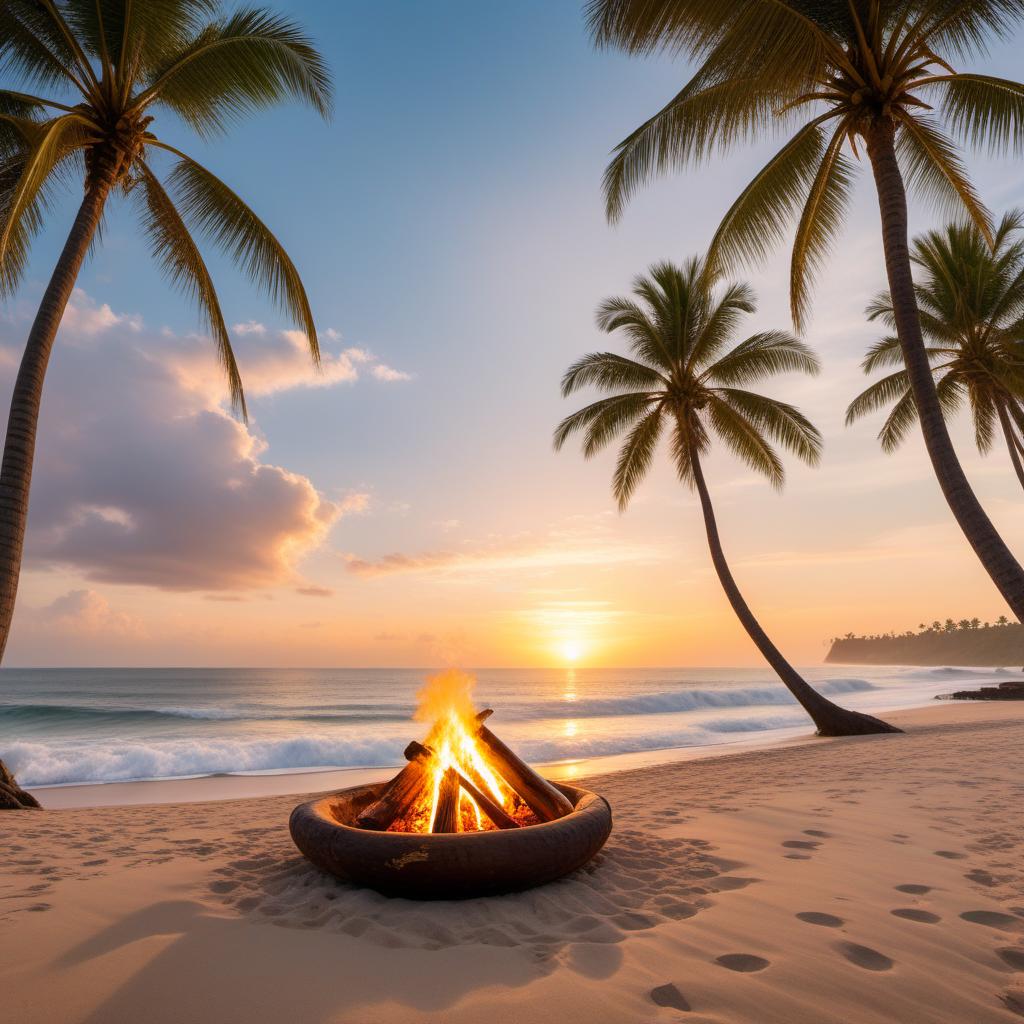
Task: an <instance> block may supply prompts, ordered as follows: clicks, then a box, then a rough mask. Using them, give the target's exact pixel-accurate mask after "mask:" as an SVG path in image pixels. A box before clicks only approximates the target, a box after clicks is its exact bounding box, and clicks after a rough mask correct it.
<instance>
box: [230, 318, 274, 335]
mask: <svg viewBox="0 0 1024 1024" xmlns="http://www.w3.org/2000/svg"><path fill="white" fill-rule="evenodd" d="M231 330H232V333H234V334H241V335H242V336H243V337H244V336H245V335H247V334H266V333H267V329H266V327H264V326H263V324H261V323H258V322H257V321H256V320H246V321H245V322H244V323H241V324H234V325H233V326H232V328H231Z"/></svg>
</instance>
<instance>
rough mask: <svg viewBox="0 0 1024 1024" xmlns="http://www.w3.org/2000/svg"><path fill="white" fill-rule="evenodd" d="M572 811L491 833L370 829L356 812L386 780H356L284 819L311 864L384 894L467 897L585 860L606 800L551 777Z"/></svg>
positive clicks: (607, 819)
mask: <svg viewBox="0 0 1024 1024" xmlns="http://www.w3.org/2000/svg"><path fill="white" fill-rule="evenodd" d="M552 785H554V786H556V787H557V788H558V789H559V790H561V792H563V793H564V794H565V795H566V796H567V797H568V798H569V800H570V802H571V803H572V805H573V810H572V811H571V812H570V813H569V814H567V815H565V817H563V818H559V819H557V820H556V821H548V822H544V823H543V824H540V825H529V826H527V827H525V828H516V829H506V830H504V831H491V832H456V833H448V834H439V833H423V832H373V831H370V830H368V829H361V828H356V827H354V826H353V825H352V824H351V822H353V821H354V819H355V817H356V815H357V814H359V812H360V811H362V810H363V809H364V808H365V807H367V806H368V805H369V804H370V803H372V802H373V801H374V800H376V799H377V798H378V797H379V796H380V794H381V792H382V791H383V790H384V787H385V786H386V783H377V784H375V785H371V786H355V787H353V788H352V789H343V790H341V791H340V792H338V793H332V794H331V795H330V796H326V797H321V798H320V799H318V800H310V801H309V803H305V804H299V806H298V807H296V808H295V810H294V811H292V815H291V820H290V821H289V823H288V826H289V828H290V829H291V833H292V839H293V840H294V841H295V845H296V846H297V847H298V848H299V849H300V850H301V851H302V853H303V854H305V856H306V857H308V858H309V859H310V860H311V861H312V862H313V863H314V864H316V865H317V867H319V868H322V869H323V870H324V871H329V872H330V873H331V874H332V875H337V876H338V877H339V878H343V879H345V880H346V881H349V882H355V883H356V884H358V885H365V886H369V887H370V888H371V889H376V890H377V891H378V892H382V893H385V894H386V895H388V896H405V897H408V898H410V899H420V900H431V899H468V898H470V897H473V896H488V895H494V894H497V893H504V892H516V891H518V890H521V889H530V888H532V887H533V886H535V885H543V884H544V883H545V882H551V881H554V879H556V878H561V877H562V875H567V874H568V873H569V872H570V871H575V870H576V869H577V868H579V867H582V866H583V865H584V864H586V863H587V861H588V860H590V859H591V857H593V856H594V854H596V853H597V851H598V850H600V849H601V847H602V846H604V843H605V840H606V839H607V838H608V835H609V833H610V832H611V830H612V811H611V807H610V806H609V805H608V801H607V800H605V798H604V797H601V796H598V795H597V794H596V793H591V792H589V791H588V790H585V789H576V788H574V787H572V786H562V785H559V784H558V783H552Z"/></svg>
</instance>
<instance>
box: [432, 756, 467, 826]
mask: <svg viewBox="0 0 1024 1024" xmlns="http://www.w3.org/2000/svg"><path fill="white" fill-rule="evenodd" d="M459 788H460V784H459V773H458V772H457V771H456V770H455V769H454V768H446V769H445V771H444V775H442V776H441V785H440V786H438V789H437V808H436V810H435V811H434V822H433V824H432V825H431V826H430V831H431V832H458V831H459Z"/></svg>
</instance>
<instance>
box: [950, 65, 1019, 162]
mask: <svg viewBox="0 0 1024 1024" xmlns="http://www.w3.org/2000/svg"><path fill="white" fill-rule="evenodd" d="M930 84H931V85H933V86H939V87H941V88H942V93H943V95H942V113H943V115H944V116H945V117H946V118H947V120H948V121H949V124H950V127H951V128H952V129H953V131H954V132H955V133H956V134H958V135H960V136H961V137H962V138H964V139H966V140H967V141H968V142H970V143H971V144H972V145H974V146H977V147H979V148H980V147H982V146H987V147H988V148H989V150H990V152H992V153H996V154H999V153H1005V152H1013V153H1016V154H1018V155H1020V154H1021V153H1022V152H1024V85H1021V83H1020V82H1012V81H1009V80H1008V79H1005V78H995V77H993V76H991V75H972V74H956V75H942V76H937V77H936V78H935V79H933V80H932V82H931V83H930Z"/></svg>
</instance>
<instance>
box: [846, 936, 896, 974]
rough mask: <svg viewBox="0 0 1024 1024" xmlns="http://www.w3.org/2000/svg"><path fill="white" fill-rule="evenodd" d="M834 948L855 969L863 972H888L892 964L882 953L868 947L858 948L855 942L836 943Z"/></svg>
mask: <svg viewBox="0 0 1024 1024" xmlns="http://www.w3.org/2000/svg"><path fill="white" fill-rule="evenodd" d="M835 948H836V949H837V950H838V951H839V952H840V953H841V954H842V955H843V956H845V957H846V959H847V960H849V961H850V963H851V964H855V965H856V966H857V967H863V968H864V970H865V971H890V970H892V968H893V966H894V964H893V961H892V960H890V959H889V957H887V956H886V955H885V954H884V953H879V952H878V950H877V949H872V948H871V947H870V946H859V945H858V944H857V943H856V942H837V943H836V946H835Z"/></svg>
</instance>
